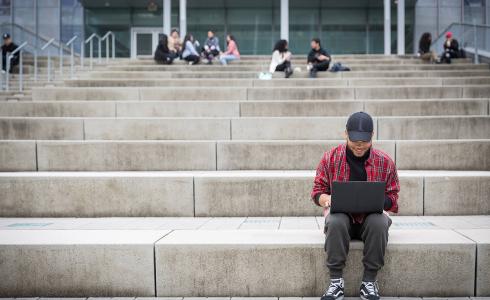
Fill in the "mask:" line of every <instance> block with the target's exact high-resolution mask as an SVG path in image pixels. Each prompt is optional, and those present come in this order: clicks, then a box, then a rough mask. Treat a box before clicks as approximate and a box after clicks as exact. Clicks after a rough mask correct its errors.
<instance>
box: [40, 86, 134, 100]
mask: <svg viewBox="0 0 490 300" xmlns="http://www.w3.org/2000/svg"><path fill="white" fill-rule="evenodd" d="M32 100H33V101H39V100H44V101H46V100H49V101H52V100H139V91H138V89H134V88H124V87H120V88H117V89H114V88H74V87H56V88H44V87H43V88H32Z"/></svg>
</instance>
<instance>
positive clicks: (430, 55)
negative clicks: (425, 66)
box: [418, 32, 437, 63]
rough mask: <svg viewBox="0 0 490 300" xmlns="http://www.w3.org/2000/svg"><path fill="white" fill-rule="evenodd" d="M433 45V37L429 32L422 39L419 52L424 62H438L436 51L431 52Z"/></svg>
mask: <svg viewBox="0 0 490 300" xmlns="http://www.w3.org/2000/svg"><path fill="white" fill-rule="evenodd" d="M431 44H432V35H431V34H430V33H429V32H425V33H424V34H422V36H421V37H420V41H419V52H418V55H419V56H420V58H421V59H422V60H427V61H430V62H431V63H435V62H437V54H436V52H435V51H434V50H430V45H431Z"/></svg>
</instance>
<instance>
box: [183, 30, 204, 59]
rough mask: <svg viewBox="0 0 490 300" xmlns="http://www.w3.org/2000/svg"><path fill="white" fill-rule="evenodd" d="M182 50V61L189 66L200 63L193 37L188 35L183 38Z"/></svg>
mask: <svg viewBox="0 0 490 300" xmlns="http://www.w3.org/2000/svg"><path fill="white" fill-rule="evenodd" d="M183 45H184V50H183V51H182V59H184V60H185V61H188V62H189V65H195V64H198V63H199V61H200V58H199V53H198V52H197V50H196V47H194V37H193V36H192V34H190V33H188V34H186V35H185V38H184V43H183Z"/></svg>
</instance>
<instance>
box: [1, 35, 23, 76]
mask: <svg viewBox="0 0 490 300" xmlns="http://www.w3.org/2000/svg"><path fill="white" fill-rule="evenodd" d="M17 47H19V46H17V45H16V44H15V43H14V42H12V37H11V36H10V34H9V33H4V34H3V45H2V71H4V72H5V71H7V53H8V54H10V53H12V52H14V51H15V50H16V49H17ZM18 64H19V52H17V53H16V54H14V56H13V57H12V59H11V60H10V73H12V70H13V68H14V66H16V65H18Z"/></svg>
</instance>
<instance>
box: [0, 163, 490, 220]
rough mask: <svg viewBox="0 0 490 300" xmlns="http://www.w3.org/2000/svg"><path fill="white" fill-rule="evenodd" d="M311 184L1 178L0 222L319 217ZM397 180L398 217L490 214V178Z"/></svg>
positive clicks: (231, 177) (252, 176) (219, 178)
mask: <svg viewBox="0 0 490 300" xmlns="http://www.w3.org/2000/svg"><path fill="white" fill-rule="evenodd" d="M314 178H315V172H314V171H209V172H202V171H200V172H14V173H9V172H3V173H0V191H2V195H3V196H2V202H1V203H0V216H2V217H75V218H80V217H193V216H196V217H247V216H250V217H268V216H271V217H272V216H274V217H275V216H321V215H322V209H321V208H319V207H317V206H316V205H314V204H313V202H312V201H311V199H310V192H311V188H312V185H313V179H314ZM399 179H400V190H401V192H400V198H399V200H398V204H399V215H404V216H416V215H444V216H449V215H488V214H490V203H489V202H488V194H489V193H490V172H489V171H414V170H411V171H404V170H402V171H399ZM176 195H178V201H176ZM489 225H490V224H489Z"/></svg>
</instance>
